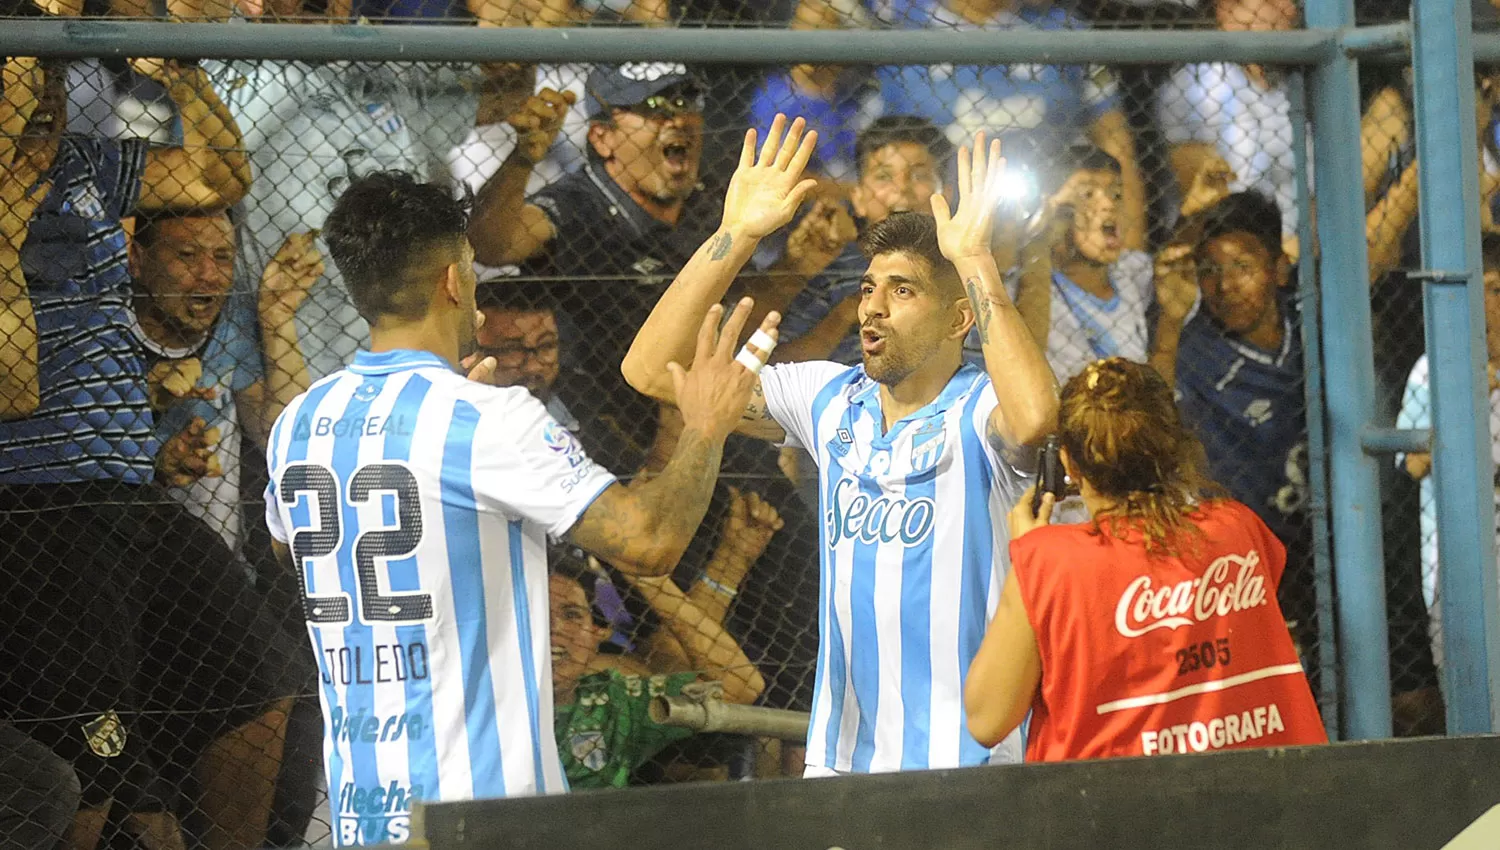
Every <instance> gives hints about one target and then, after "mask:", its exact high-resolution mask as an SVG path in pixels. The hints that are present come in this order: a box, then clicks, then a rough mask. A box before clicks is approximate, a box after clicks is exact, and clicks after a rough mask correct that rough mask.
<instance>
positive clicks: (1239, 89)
mask: <svg viewBox="0 0 1500 850" xmlns="http://www.w3.org/2000/svg"><path fill="white" fill-rule="evenodd" d="M1156 120H1157V124H1158V125H1159V126H1160V127H1161V131H1162V135H1164V136H1165V137H1166V140H1167V141H1168V142H1169V143H1171V144H1179V143H1181V142H1193V141H1196V142H1209V143H1212V144H1214V145H1215V146H1217V147H1218V149H1219V154H1220V155H1222V156H1223V157H1224V159H1225V161H1227V162H1228V163H1229V167H1230V168H1232V169H1234V173H1235V175H1236V176H1237V177H1238V178H1239V179H1238V180H1236V181H1235V183H1234V185H1233V186H1231V188H1232V189H1233V190H1234V191H1236V192H1240V191H1244V190H1246V189H1254V190H1256V191H1258V192H1261V193H1262V194H1264V195H1266V196H1268V197H1271V198H1274V199H1275V200H1276V206H1278V207H1280V208H1281V232H1282V233H1283V234H1286V235H1292V234H1295V233H1296V232H1297V162H1296V156H1295V154H1294V152H1293V149H1292V108H1291V99H1290V98H1289V97H1288V95H1287V86H1286V83H1285V82H1284V81H1282V80H1279V79H1277V78H1275V77H1273V78H1272V81H1271V85H1270V86H1269V87H1267V88H1262V87H1261V86H1260V85H1258V84H1257V83H1254V82H1252V81H1251V80H1250V77H1249V75H1248V74H1246V73H1245V68H1244V66H1243V65H1233V64H1230V63H1228V62H1204V63H1201V64H1197V65H1184V66H1183V67H1181V68H1178V69H1177V70H1176V72H1174V73H1173V74H1172V77H1171V79H1169V80H1168V81H1167V82H1165V83H1163V84H1162V87H1161V89H1160V90H1159V91H1158V92H1157V95H1156Z"/></svg>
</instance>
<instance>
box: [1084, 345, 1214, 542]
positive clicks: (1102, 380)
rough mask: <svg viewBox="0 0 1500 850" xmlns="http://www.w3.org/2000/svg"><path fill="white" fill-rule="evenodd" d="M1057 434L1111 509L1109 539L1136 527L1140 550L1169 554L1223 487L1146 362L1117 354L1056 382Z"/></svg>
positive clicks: (1167, 389) (1099, 529) (1163, 384)
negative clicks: (1062, 383)
mask: <svg viewBox="0 0 1500 850" xmlns="http://www.w3.org/2000/svg"><path fill="white" fill-rule="evenodd" d="M1059 420H1060V423H1061V427H1060V429H1059V436H1060V438H1061V442H1062V446H1063V448H1065V449H1067V450H1068V456H1069V458H1070V459H1071V460H1072V462H1073V464H1074V466H1075V467H1076V470H1077V472H1078V473H1079V474H1080V475H1081V476H1082V477H1083V478H1084V479H1086V480H1087V481H1088V482H1089V485H1090V486H1091V487H1092V488H1093V489H1094V490H1095V491H1097V492H1098V493H1099V495H1101V496H1103V497H1104V498H1107V499H1111V500H1113V501H1114V502H1115V505H1116V507H1115V508H1114V509H1112V510H1111V511H1110V512H1109V513H1108V514H1107V515H1106V516H1105V517H1103V518H1101V517H1095V518H1094V529H1095V532H1096V533H1102V522H1101V519H1108V520H1110V522H1109V525H1110V526H1111V528H1112V530H1113V532H1114V534H1115V536H1117V537H1124V536H1125V534H1126V533H1127V532H1128V531H1129V530H1130V529H1139V530H1140V531H1141V534H1142V535H1143V536H1144V537H1145V541H1146V550H1147V551H1148V552H1152V553H1157V554H1170V555H1175V554H1178V552H1179V544H1180V543H1181V542H1182V535H1183V534H1184V533H1186V534H1190V535H1201V532H1200V531H1199V530H1198V528H1197V526H1196V525H1195V524H1194V523H1193V522H1192V521H1191V517H1192V516H1193V515H1195V514H1197V513H1198V512H1199V509H1200V507H1201V505H1202V503H1203V502H1204V501H1205V500H1207V499H1213V498H1220V497H1222V496H1223V495H1224V494H1223V490H1222V489H1221V488H1220V487H1219V486H1218V485H1217V484H1215V483H1214V482H1213V480H1212V479H1211V478H1209V477H1208V475H1207V473H1205V472H1204V469H1205V467H1206V466H1207V461H1206V456H1205V455H1204V451H1203V445H1202V444H1201V443H1200V442H1199V441H1198V438H1197V437H1195V436H1194V435H1193V433H1192V432H1191V431H1190V430H1189V429H1188V428H1187V426H1186V425H1184V424H1183V422H1182V417H1181V416H1180V415H1179V414H1178V412H1177V403H1176V399H1175V397H1174V394H1173V392H1172V388H1171V387H1170V386H1168V385H1167V382H1166V381H1164V380H1162V378H1161V376H1160V375H1158V374H1157V373H1156V371H1155V370H1154V369H1152V368H1151V367H1150V366H1146V365H1143V364H1140V363H1134V362H1131V361H1129V360H1125V359H1124V358H1120V357H1112V358H1110V359H1108V360H1100V361H1097V362H1094V363H1090V364H1089V365H1088V367H1087V368H1085V369H1084V370H1083V371H1082V372H1080V373H1079V374H1077V375H1075V376H1073V378H1072V379H1071V380H1069V381H1068V383H1067V384H1066V385H1065V386H1064V387H1063V391H1062V401H1061V407H1060V411H1059Z"/></svg>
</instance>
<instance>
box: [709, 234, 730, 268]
mask: <svg viewBox="0 0 1500 850" xmlns="http://www.w3.org/2000/svg"><path fill="white" fill-rule="evenodd" d="M733 247H734V237H733V236H730V235H729V234H728V233H719V234H717V235H715V236H714V238H712V239H710V240H708V258H709V259H710V260H714V261H718V260H722V259H724V258H725V257H727V256H729V249H730V248H733Z"/></svg>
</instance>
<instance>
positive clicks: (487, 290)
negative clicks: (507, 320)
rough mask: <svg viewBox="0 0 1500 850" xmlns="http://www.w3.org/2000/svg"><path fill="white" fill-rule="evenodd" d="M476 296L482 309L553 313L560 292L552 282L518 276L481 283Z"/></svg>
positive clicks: (555, 309)
mask: <svg viewBox="0 0 1500 850" xmlns="http://www.w3.org/2000/svg"><path fill="white" fill-rule="evenodd" d="M475 298H476V300H477V302H478V304H479V309H481V310H486V309H489V310H504V311H506V312H514V313H553V312H556V311H557V303H558V293H557V291H556V290H555V289H554V288H553V287H552V286H551V285H550V284H547V283H544V282H542V281H536V280H519V279H516V278H500V279H499V280H492V281H489V282H487V283H481V284H479V291H478V293H477V295H476V296H475Z"/></svg>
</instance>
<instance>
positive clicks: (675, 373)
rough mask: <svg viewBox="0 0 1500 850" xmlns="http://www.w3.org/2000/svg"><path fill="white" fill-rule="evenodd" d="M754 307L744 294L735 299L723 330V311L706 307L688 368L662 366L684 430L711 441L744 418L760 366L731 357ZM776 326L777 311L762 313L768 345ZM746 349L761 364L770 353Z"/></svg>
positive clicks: (749, 347)
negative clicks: (690, 365)
mask: <svg viewBox="0 0 1500 850" xmlns="http://www.w3.org/2000/svg"><path fill="white" fill-rule="evenodd" d="M754 305H755V302H754V301H753V300H751V299H749V298H742V299H740V303H739V304H738V305H736V306H735V308H734V312H733V313H732V314H730V316H729V321H728V322H725V323H724V327H723V328H722V329H721V328H720V327H719V319H720V317H721V316H723V315H724V308H723V307H722V306H721V305H718V304H715V305H714V306H712V307H710V308H709V309H708V314H707V315H706V316H704V317H703V323H702V325H700V326H699V328H698V345H697V351H696V352H695V354H694V356H693V365H692V368H690V369H684V368H683V367H682V365H681V364H679V363H675V362H673V363H668V364H667V371H668V372H669V373H671V375H672V386H673V388H674V389H675V390H676V395H675V398H676V399H677V408H678V409H679V410H681V411H682V421H683V428H684V430H688V429H695V430H697V431H700V432H701V433H703V434H706V435H708V436H709V437H710V438H711V439H716V440H722V439H724V438H725V437H728V436H729V432H730V431H733V430H734V427H735V425H737V424H738V423H739V421H740V418H741V417H742V416H744V414H745V407H746V405H748V404H749V403H750V392H751V390H753V389H754V388H755V385H756V384H757V383H759V381H760V378H759V376H758V372H759V369H756V370H754V371H752V370H751V369H750V368H748V367H747V366H746V365H745V364H744V363H743V362H741V361H740V360H738V359H736V356H735V355H736V351H735V343H736V342H737V341H738V340H739V338H740V331H742V330H743V329H744V327H745V322H746V321H747V320H748V319H749V318H750V310H751V308H752V307H754ZM779 324H781V315H780V314H779V313H776V312H774V311H773V312H771V313H768V314H766V318H765V320H764V321H762V322H761V324H760V330H761V332H763V333H764V334H766V335H767V336H768V337H770V339H771V340H772V343H773V344H774V341H775V339H776V326H777V325H779ZM746 349H747V350H748V351H749V352H750V354H752V355H754V356H755V357H756V358H758V359H759V360H760V362H761V363H764V362H765V361H766V360H767V359H768V358H769V357H770V351H761V350H759V349H758V348H757V347H756V346H755V345H754V344H747V345H746Z"/></svg>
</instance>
